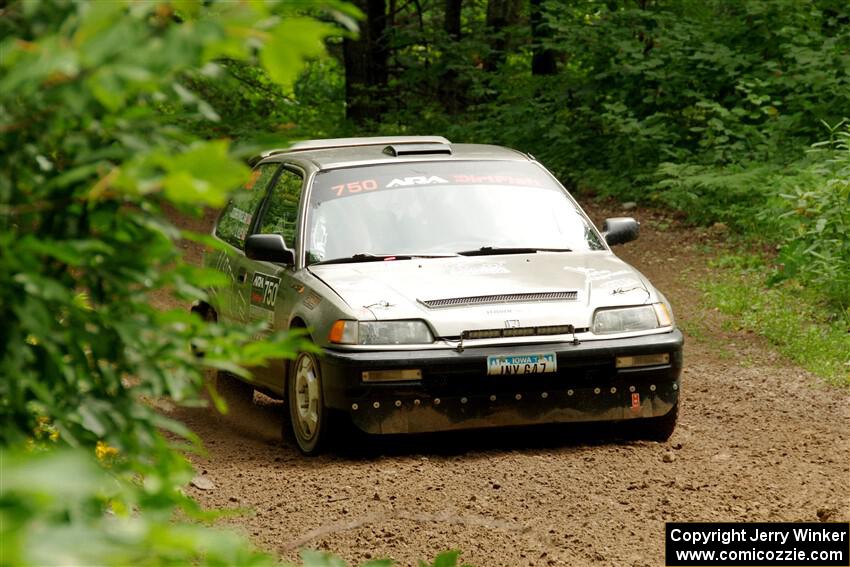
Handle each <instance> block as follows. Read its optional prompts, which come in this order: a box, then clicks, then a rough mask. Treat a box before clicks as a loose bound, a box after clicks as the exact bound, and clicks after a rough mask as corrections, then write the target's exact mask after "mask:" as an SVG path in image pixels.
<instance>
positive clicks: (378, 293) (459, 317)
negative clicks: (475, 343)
mask: <svg viewBox="0 0 850 567" xmlns="http://www.w3.org/2000/svg"><path fill="white" fill-rule="evenodd" d="M309 270H310V271H311V272H312V273H313V274H314V275H315V276H316V277H318V278H319V279H321V280H322V281H323V282H324V283H325V284H326V285H328V286H329V287H330V288H331V289H332V290H333V291H334V292H335V293H336V294H338V295H339V296H340V297H341V298H342V299H343V300H344V301H345V302H346V303H347V304H348V305H349V306H350V307H351V309H352V317H353V318H355V319H359V320H372V319H384V320H386V319H424V320H426V321H428V322H429V323H430V325H431V327H432V329H433V330H434V331H435V333H436V335H437V336H439V337H457V336H459V335H460V334H461V333H462V332H463V331H470V330H481V329H502V328H505V327H506V326H516V327H528V326H540V325H573V326H574V327H576V328H577V329H582V328H588V327H590V325H591V320H592V317H593V312H594V310H595V309H597V308H599V307H607V306H618V305H640V304H643V303H649V302H653V301H657V294H656V291H655V289H654V288H653V287H652V286H651V285H650V284H649V282H648V281H647V280H646V278H644V277H643V276H642V275H641V274H640V273H639V272H638V271H637V270H635V269H634V268H632V267H631V266H629V265H628V264H626V263H625V262H623V261H622V260H620V259H619V258H617V257H616V256H615V255H614V254H613V253H611V252H608V251H595V252H567V253H549V252H541V253H536V254H514V255H501V256H473V257H467V256H457V257H449V258H429V259H413V260H394V261H384V262H360V263H350V264H327V265H318V266H311V267H310V268H309ZM557 292H576V293H575V294H574V296H575V298H574V299H573V298H572V297H569V298H563V296H564V294H560V293H558V294H557V295H556V296H555V297H556V299H552V296H551V295H542V294H552V293H557ZM519 294H530V296H529V295H524V296H523V297H516V296H517V295H519ZM571 295H572V294H571ZM484 296H489V297H487V298H486V299H475V300H469V299H468V298H482V297H484ZM506 296H507V297H506ZM511 296H514V297H511ZM557 297H561V298H560V299H557ZM434 300H451V301H450V302H449V303H452V304H453V305H452V306H442V307H429V306H428V305H427V304H428V303H430V302H432V301H434Z"/></svg>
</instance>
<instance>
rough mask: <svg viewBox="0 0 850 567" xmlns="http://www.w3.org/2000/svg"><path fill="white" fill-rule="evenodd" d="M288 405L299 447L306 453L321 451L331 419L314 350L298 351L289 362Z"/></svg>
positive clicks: (292, 428) (293, 431)
mask: <svg viewBox="0 0 850 567" xmlns="http://www.w3.org/2000/svg"><path fill="white" fill-rule="evenodd" d="M286 405H287V406H288V408H289V424H290V426H291V430H292V437H293V438H294V439H295V444H296V445H298V449H299V450H300V451H301V452H302V453H304V454H305V455H316V454H318V453H320V452H321V450H322V449H323V447H324V445H325V444H326V442H327V439H328V421H329V420H328V409H327V408H326V407H325V400H324V395H323V392H322V369H321V366H320V365H319V361H318V359H317V358H316V355H314V354H313V353H311V352H301V353H298V356H297V357H296V358H295V360H293V361H292V363H291V364H290V365H289V376H288V377H287V380H286Z"/></svg>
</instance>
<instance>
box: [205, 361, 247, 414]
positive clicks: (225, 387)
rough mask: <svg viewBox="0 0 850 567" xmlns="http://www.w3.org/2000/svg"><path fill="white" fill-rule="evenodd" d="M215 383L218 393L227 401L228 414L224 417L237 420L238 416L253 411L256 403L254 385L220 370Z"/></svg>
mask: <svg viewBox="0 0 850 567" xmlns="http://www.w3.org/2000/svg"><path fill="white" fill-rule="evenodd" d="M213 385H214V386H215V390H216V392H218V395H219V396H221V397H222V398H224V401H225V402H226V403H227V414H225V415H224V416H223V417H225V418H227V419H228V420H231V421H235V420H236V419H237V418H238V416H240V415H244V414H246V413H248V412H250V411H251V408H252V407H253V405H254V387H253V386H251V385H250V384H248V383H247V382H243V381H242V380H240V379H239V378H237V377H235V376H233V375H232V374H228V373H227V372H223V371H221V370H219V371H218V372H216V374H215V377H214V380H213Z"/></svg>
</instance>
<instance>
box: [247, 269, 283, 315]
mask: <svg viewBox="0 0 850 567" xmlns="http://www.w3.org/2000/svg"><path fill="white" fill-rule="evenodd" d="M278 288H280V278H277V277H275V276H270V275H268V274H263V273H260V272H254V279H252V280H251V305H254V306H257V307H262V308H263V309H270V310H274V304H275V300H276V299H277V290H278Z"/></svg>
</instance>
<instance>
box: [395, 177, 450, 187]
mask: <svg viewBox="0 0 850 567" xmlns="http://www.w3.org/2000/svg"><path fill="white" fill-rule="evenodd" d="M435 183H448V181H446V180H445V179H443V178H442V177H437V176H436V175H432V176H430V177H425V176H424V175H417V176H415V177H404V178H401V179H398V178H396V179H393V180H392V181H390V182H389V183H387V189H391V188H393V187H410V186H411V185H433V184H435Z"/></svg>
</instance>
